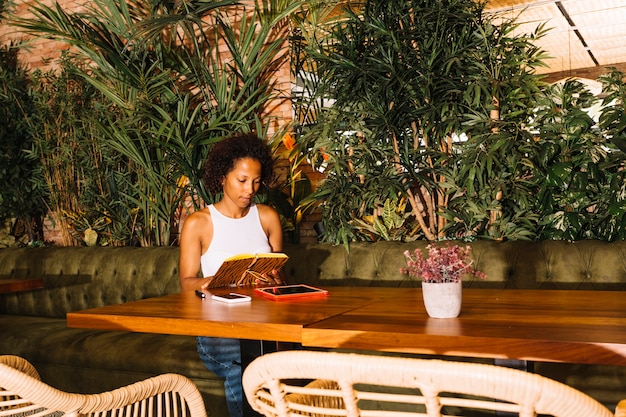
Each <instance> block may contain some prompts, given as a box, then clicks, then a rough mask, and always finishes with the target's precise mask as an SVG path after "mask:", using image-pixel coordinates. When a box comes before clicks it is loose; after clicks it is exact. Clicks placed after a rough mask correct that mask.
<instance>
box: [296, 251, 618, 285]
mask: <svg viewBox="0 0 626 417" xmlns="http://www.w3.org/2000/svg"><path fill="white" fill-rule="evenodd" d="M454 243H459V244H463V243H460V242H454ZM441 244H445V243H441ZM427 245H428V242H426V241H418V242H411V243H399V242H376V243H361V242H359V243H353V244H351V245H350V250H349V252H346V250H345V249H344V248H343V247H342V246H332V245H329V244H307V245H304V244H302V245H293V246H291V245H287V246H286V248H285V252H286V253H287V254H288V255H289V256H290V260H289V263H288V264H287V266H286V274H287V276H288V277H290V280H291V281H292V282H298V283H307V284H310V285H318V286H327V285H356V286H398V287H402V286H405V287H416V286H420V285H421V281H420V280H418V279H414V278H411V277H409V276H407V275H404V274H402V273H401V272H400V269H401V268H403V267H405V266H406V262H405V258H404V255H403V253H404V251H406V250H409V251H413V250H415V249H416V248H420V249H422V250H423V251H424V250H425V249H426V246H427ZM468 245H469V246H471V248H472V252H471V253H472V257H473V258H474V260H475V267H476V268H477V269H478V270H480V271H482V272H484V273H485V274H486V275H487V278H486V279H485V280H480V279H477V278H474V277H472V278H471V279H469V278H468V280H467V281H464V283H463V285H464V286H466V287H474V288H519V289H540V288H543V289H597V290H626V241H619V242H614V243H608V242H602V241H597V240H586V241H578V242H564V241H543V242H526V241H512V242H495V241H476V242H471V243H468Z"/></svg>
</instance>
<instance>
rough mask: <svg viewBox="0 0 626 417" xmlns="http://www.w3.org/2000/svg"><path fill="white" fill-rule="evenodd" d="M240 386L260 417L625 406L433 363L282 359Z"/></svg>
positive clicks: (560, 412) (487, 369)
mask: <svg viewBox="0 0 626 417" xmlns="http://www.w3.org/2000/svg"><path fill="white" fill-rule="evenodd" d="M311 381H312V382H311ZM243 386H244V392H245V394H246V397H247V399H248V402H249V403H250V405H251V406H252V408H253V409H254V410H256V411H258V412H259V413H261V414H263V415H265V416H267V417H270V416H271V417H274V416H278V417H288V416H348V417H357V416H359V417H400V416H402V417H409V416H424V417H426V416H427V417H440V416H446V415H454V416H488V415H507V416H508V415H514V416H521V417H534V416H536V415H537V414H540V415H542V416H543V415H548V416H555V417H614V416H619V417H626V411H624V409H626V404H625V403H624V402H622V403H620V405H618V407H617V408H618V411H617V413H616V414H613V413H612V412H611V411H609V410H608V409H607V408H606V407H604V406H603V405H602V404H600V403H599V402H597V401H596V400H594V399H592V398H591V397H589V396H587V395H585V394H583V393H582V392H580V391H578V390H576V389H574V388H571V387H569V386H567V385H564V384H562V383H560V382H557V381H554V380H551V379H548V378H545V377H542V376H540V375H536V374H532V373H528V372H524V371H521V370H516V369H511V368H505V367H501V366H495V365H487V364H478V363H461V362H452V361H443V360H434V359H414V358H403V357H389V356H368V355H358V354H347V353H333V352H309V351H282V352H276V353H271V354H267V355H264V356H261V357H259V358H257V359H255V360H254V361H253V362H252V363H251V364H250V365H249V366H248V367H247V368H246V369H245V371H244V374H243Z"/></svg>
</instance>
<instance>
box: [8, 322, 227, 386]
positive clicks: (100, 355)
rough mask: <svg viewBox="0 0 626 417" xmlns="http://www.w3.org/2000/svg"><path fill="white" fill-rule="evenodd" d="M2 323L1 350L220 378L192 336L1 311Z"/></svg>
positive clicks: (89, 364)
mask: <svg viewBox="0 0 626 417" xmlns="http://www.w3.org/2000/svg"><path fill="white" fill-rule="evenodd" d="M0 328H2V333H3V337H2V339H0V352H3V353H7V352H8V353H12V354H18V355H22V356H24V357H27V358H29V359H30V360H32V361H33V362H50V363H56V364H60V365H64V364H71V365H72V366H76V367H82V368H94V369H103V370H111V371H118V370H125V371H134V372H141V373H148V374H151V373H163V372H177V373H182V374H184V375H185V376H187V377H190V378H192V377H193V378H212V379H216V380H218V378H217V377H215V376H213V375H212V373H211V372H209V371H208V370H207V369H206V367H205V366H204V364H203V363H202V361H201V360H200V358H199V356H198V352H197V350H196V339H195V337H193V336H177V335H168V336H163V335H159V334H149V333H130V332H112V331H104V330H90V329H74V328H68V327H67V324H66V321H65V320H64V319H56V318H47V317H28V316H10V315H3V316H0ZM121 353H123V354H121Z"/></svg>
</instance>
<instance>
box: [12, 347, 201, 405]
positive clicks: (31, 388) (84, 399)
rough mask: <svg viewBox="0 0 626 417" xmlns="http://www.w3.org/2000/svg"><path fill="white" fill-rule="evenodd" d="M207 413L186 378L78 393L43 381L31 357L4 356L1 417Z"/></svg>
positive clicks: (175, 376)
mask: <svg viewBox="0 0 626 417" xmlns="http://www.w3.org/2000/svg"><path fill="white" fill-rule="evenodd" d="M206 415H207V414H206V409H205V407H204V401H203V399H202V396H201V395H200V392H199V391H198V389H197V388H196V386H195V385H194V384H193V382H191V380H189V379H188V378H186V377H184V376H182V375H178V374H163V375H159V376H156V377H153V378H148V379H146V380H144V381H140V382H137V383H134V384H131V385H127V386H124V387H122V388H118V389H115V390H112V391H107V392H103V393H99V394H73V393H67V392H63V391H60V390H57V389H55V388H53V387H51V386H49V385H47V384H45V383H43V382H42V381H41V380H40V378H39V374H38V372H37V371H36V369H35V368H34V367H33V366H32V365H31V364H30V363H29V362H28V361H26V360H25V359H23V358H20V357H18V356H13V355H4V356H0V417H4V416H28V417H39V416H54V417H57V416H107V417H115V416H135V417H140V416H141V417H150V416H159V417H161V416H163V417H186V416H189V417H206Z"/></svg>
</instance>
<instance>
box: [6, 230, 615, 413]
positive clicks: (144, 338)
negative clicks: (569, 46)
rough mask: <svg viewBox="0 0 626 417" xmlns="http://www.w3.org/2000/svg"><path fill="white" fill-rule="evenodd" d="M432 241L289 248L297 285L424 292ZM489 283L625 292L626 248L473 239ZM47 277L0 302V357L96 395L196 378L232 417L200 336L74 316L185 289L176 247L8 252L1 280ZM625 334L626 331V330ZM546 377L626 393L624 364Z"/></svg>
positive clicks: (211, 409) (215, 405) (483, 284)
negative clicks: (85, 321) (416, 257)
mask: <svg viewBox="0 0 626 417" xmlns="http://www.w3.org/2000/svg"><path fill="white" fill-rule="evenodd" d="M426 245H427V242H414V243H396V242H377V243H355V244H352V245H351V247H350V251H349V252H346V251H345V249H344V248H343V247H342V246H332V245H329V244H302V245H288V246H286V248H285V252H286V253H287V254H288V255H289V256H290V261H289V263H288V264H287V266H286V267H285V270H286V273H287V276H288V277H290V281H291V282H294V283H295V282H298V283H308V284H312V285H317V286H322V287H327V286H333V285H346V286H355V287H357V286H407V287H414V286H419V285H420V283H419V281H417V280H413V279H410V278H409V277H407V276H404V275H402V274H401V273H400V268H401V267H403V266H404V256H403V252H404V251H405V250H407V249H408V250H413V249H414V248H416V247H421V248H424V247H425V246H426ZM471 246H472V249H473V257H474V259H475V261H476V266H477V267H478V268H479V269H480V270H482V271H483V272H485V273H486V274H487V279H486V280H484V281H481V280H471V281H467V282H465V283H464V285H465V286H468V287H475V288H494V287H495V288H541V289H545V290H550V289H598V290H600V289H602V290H615V291H623V290H625V289H626V242H616V243H606V242H599V241H581V242H576V243H567V242H561V241H550V242H540V243H531V242H505V243H498V242H488V241H480V242H473V243H471ZM8 277H11V278H32V277H43V278H44V283H45V288H44V289H40V290H33V291H27V292H22V293H15V294H0V335H1V337H0V353H1V354H17V355H21V356H23V357H25V358H26V359H28V360H29V361H31V362H32V363H33V364H34V365H35V366H36V367H37V369H38V370H39V371H40V372H41V374H42V378H43V380H44V381H46V382H47V383H49V384H51V385H53V386H55V387H57V388H60V389H63V390H67V391H75V392H87V393H88V392H97V391H102V390H105V389H112V388H115V387H118V386H121V385H124V384H128V383H131V382H134V381H137V380H139V379H143V378H146V377H148V376H151V375H156V374H159V373H164V372H176V373H180V374H183V375H186V376H188V377H189V378H191V379H192V380H193V381H194V382H195V383H196V384H197V385H198V388H199V389H200V391H201V392H202V394H203V396H204V399H205V403H206V405H207V411H208V413H209V415H211V416H227V415H228V414H227V411H226V404H225V401H224V391H223V385H222V382H221V381H220V380H219V379H217V378H216V377H215V376H214V375H212V374H211V373H210V372H209V371H208V370H207V369H206V368H205V367H204V365H203V364H202V362H201V361H200V359H199V358H198V355H197V352H196V346H195V338H194V337H185V336H174V335H157V334H140V333H124V332H108V331H99V330H88V329H70V328H67V327H66V324H65V314H66V313H67V312H70V311H78V310H83V309H87V308H92V307H99V306H104V305H111V304H117V303H123V302H125V301H132V300H138V299H143V298H148V297H156V296H160V295H165V294H170V293H176V292H178V291H180V287H179V282H178V248H176V247H154V248H131V247H128V248H86V247H82V248H74V247H72V248H61V247H47V248H20V249H12V248H9V249H0V278H8ZM624 301H625V302H626V294H625V298H624ZM625 331H626V329H625ZM536 371H537V372H539V373H542V374H544V375H547V376H550V377H552V378H556V379H559V380H562V381H564V382H566V383H568V384H570V385H572V386H575V387H576V388H578V389H580V390H582V391H584V392H587V393H588V394H590V395H592V396H594V397H595V398H597V399H598V400H600V401H602V402H603V403H605V404H606V405H607V406H609V407H614V406H615V403H616V402H617V400H619V399H621V398H623V397H624V393H626V368H620V367H610V366H604V367H603V366H590V365H576V364H540V363H537V364H536Z"/></svg>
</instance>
